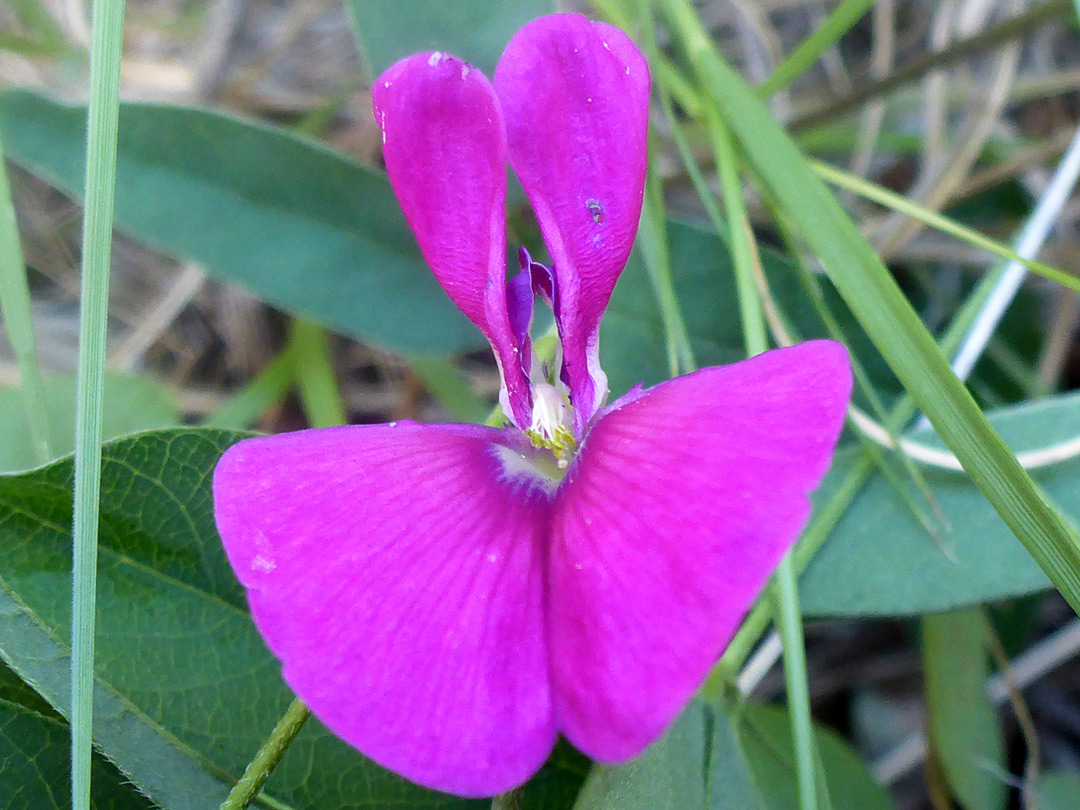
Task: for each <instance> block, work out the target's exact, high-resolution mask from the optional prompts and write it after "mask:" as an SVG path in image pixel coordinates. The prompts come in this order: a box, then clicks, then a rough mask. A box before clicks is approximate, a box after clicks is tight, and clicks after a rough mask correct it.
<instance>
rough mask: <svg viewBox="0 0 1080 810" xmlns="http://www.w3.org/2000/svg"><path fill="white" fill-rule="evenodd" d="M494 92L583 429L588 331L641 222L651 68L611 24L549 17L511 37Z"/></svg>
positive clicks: (594, 396)
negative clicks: (544, 265)
mask: <svg viewBox="0 0 1080 810" xmlns="http://www.w3.org/2000/svg"><path fill="white" fill-rule="evenodd" d="M495 89H496V92H497V93H498V95H499V101H500V102H501V104H502V109H503V112H504V114H505V116H506V133H507V142H508V144H509V150H510V162H511V164H512V165H513V167H514V171H516V172H517V175H518V177H519V178H520V179H521V183H522V185H523V186H524V188H525V192H526V194H528V197H529V201H530V203H532V206H533V209H534V210H535V211H536V216H537V219H538V221H539V223H540V227H541V230H542V231H543V234H544V240H545V242H546V243H547V246H548V249H549V251H550V252H551V257H552V259H553V261H554V264H555V272H556V274H557V276H558V280H559V296H560V301H559V307H558V309H559V311H558V312H556V317H557V319H558V322H559V328H560V333H561V335H562V340H563V351H564V362H565V364H566V369H567V377H568V380H569V383H570V389H571V393H572V395H573V396H574V398H575V399H576V400H578V401H576V402H575V403H574V404H575V407H576V408H578V409H579V410H580V411H581V412H582V416H581V417H580V424H581V425H584V423H585V422H586V421H588V418H589V417H591V416H592V414H593V413H594V412H595V410H596V408H597V407H599V403H600V402H602V400H603V398H604V396H606V394H607V391H606V382H605V381H604V380H603V378H602V375H600V374H599V366H598V365H597V364H596V362H595V361H596V339H597V328H598V326H599V323H600V317H601V315H602V314H603V311H604V308H605V307H606V306H607V302H608V299H609V298H610V296H611V291H612V289H613V288H614V286H615V281H616V280H617V279H618V276H619V273H620V272H622V269H623V266H624V265H625V264H626V259H627V257H628V256H629V254H630V249H631V247H632V246H633V243H634V235H635V234H636V232H637V226H638V219H639V217H640V215H641V203H642V197H643V190H644V184H645V161H646V144H647V136H648V111H649V69H648V66H647V65H646V63H645V60H644V58H643V57H642V56H641V54H640V52H639V51H638V50H637V48H636V47H635V46H634V44H633V43H632V42H631V41H630V40H629V39H628V38H627V37H626V35H625V34H623V33H622V32H621V31H619V30H618V29H616V28H613V27H611V26H609V25H604V24H603V23H592V22H589V21H588V20H587V19H586V18H585V17H582V16H581V15H578V14H556V15H552V16H548V17H542V18H540V19H538V20H534V21H533V22H531V23H529V24H528V25H526V26H525V27H524V28H522V29H521V30H520V31H518V33H517V34H516V35H515V36H514V38H513V39H511V40H510V44H509V45H507V47H506V51H505V52H504V53H503V55H502V58H501V59H500V60H499V65H498V67H497V68H496V71H495ZM590 361H592V368H590ZM590 371H592V372H593V373H592V374H590ZM594 379H595V382H594Z"/></svg>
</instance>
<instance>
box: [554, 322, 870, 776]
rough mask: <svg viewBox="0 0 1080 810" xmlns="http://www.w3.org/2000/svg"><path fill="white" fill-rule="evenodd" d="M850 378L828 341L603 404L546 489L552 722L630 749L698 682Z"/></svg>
mask: <svg viewBox="0 0 1080 810" xmlns="http://www.w3.org/2000/svg"><path fill="white" fill-rule="evenodd" d="M850 390H851V372H850V367H849V364H848V360H847V355H846V353H845V351H844V349H843V347H841V346H840V345H839V344H835V343H830V342H825V341H821V342H814V343H805V344H802V345H800V346H797V347H794V348H791V349H782V350H779V351H774V352H768V353H766V354H764V355H761V356H759V357H756V358H754V359H752V360H748V361H746V362H743V363H738V364H735V365H731V366H725V367H722V368H708V369H702V370H701V371H698V372H696V373H694V374H690V375H687V376H685V377H681V378H679V379H676V380H672V381H670V382H667V383H664V384H662V385H659V386H657V387H656V388H653V389H651V390H649V391H646V392H644V393H640V392H639V393H636V394H634V395H632V396H630V397H628V398H627V400H626V401H624V402H623V403H616V405H614V406H612V408H610V409H609V410H608V411H607V412H606V413H604V414H603V415H602V416H601V417H600V418H599V420H598V421H597V422H596V423H595V424H594V426H593V427H592V429H591V430H590V432H589V433H588V434H587V436H586V438H585V443H584V445H583V446H582V448H581V451H580V455H579V456H578V458H577V460H576V461H575V462H574V464H573V465H572V466H571V468H570V470H569V474H568V476H567V478H566V480H565V481H564V482H563V484H562V486H561V488H560V490H559V494H558V497H557V501H556V507H555V515H554V519H553V528H552V550H551V562H550V570H549V587H550V594H551V595H550V597H549V599H550V605H549V622H550V623H549V631H548V632H549V637H550V639H551V649H552V682H553V686H554V701H555V716H556V722H557V724H558V726H559V728H560V730H562V731H563V732H564V733H565V734H566V736H567V737H568V738H569V740H570V741H571V742H573V743H574V744H575V745H576V746H578V747H579V748H580V749H581V750H582V751H584V752H585V753H587V754H588V755H589V756H591V757H593V758H594V759H597V760H600V761H602V762H613V761H620V760H623V759H626V758H628V757H631V756H634V755H635V754H637V753H638V752H640V751H641V750H642V749H643V748H644V747H645V746H647V745H648V744H649V743H650V742H652V741H653V740H655V739H656V738H657V737H659V736H660V734H661V733H662V732H663V730H664V728H666V727H667V725H668V724H669V723H670V722H671V721H672V719H673V718H674V717H675V715H676V714H677V713H678V712H679V711H680V710H681V709H682V708H683V706H684V705H685V704H686V703H687V701H689V699H690V698H691V696H692V695H693V693H694V691H695V690H696V689H697V688H698V687H699V686H700V685H701V682H702V681H703V680H704V678H705V675H706V674H707V672H708V670H709V668H710V667H711V666H712V665H713V663H714V662H715V661H716V660H717V659H718V657H719V656H720V654H721V653H722V652H723V650H724V647H725V646H726V644H727V642H728V641H729V639H730V638H731V635H732V634H733V633H734V631H735V629H736V628H737V626H738V623H739V621H740V620H741V619H742V617H743V614H744V613H745V612H746V610H747V609H748V608H749V607H750V605H751V604H752V603H753V601H754V600H755V599H756V598H757V596H758V594H759V592H760V591H761V589H762V587H763V586H764V585H765V583H766V581H767V580H768V578H769V576H770V575H771V573H772V571H773V569H774V568H775V566H776V564H777V563H778V562H779V560H780V558H781V556H782V555H783V553H784V552H785V551H786V550H787V549H788V548H789V547H790V546H791V545H792V543H793V542H794V541H795V539H796V537H797V535H798V534H799V532H800V531H801V530H802V528H803V525H804V524H805V522H806V520H807V517H808V516H809V514H810V502H809V500H808V498H807V496H808V495H809V493H810V492H811V491H812V490H813V489H814V488H815V487H816V486H817V485H818V483H819V482H820V480H821V478H822V476H823V475H824V474H825V471H826V469H827V468H828V466H829V461H830V459H831V456H832V452H833V448H834V446H835V444H836V441H837V437H838V436H839V433H840V429H841V427H842V425H843V420H844V412H845V408H846V405H847V402H848V398H849V395H850Z"/></svg>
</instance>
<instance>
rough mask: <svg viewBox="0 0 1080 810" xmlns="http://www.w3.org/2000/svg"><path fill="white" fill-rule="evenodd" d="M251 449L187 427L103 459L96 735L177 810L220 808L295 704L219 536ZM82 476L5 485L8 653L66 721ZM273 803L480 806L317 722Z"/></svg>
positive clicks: (2, 630) (271, 789)
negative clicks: (225, 465) (217, 491)
mask: <svg viewBox="0 0 1080 810" xmlns="http://www.w3.org/2000/svg"><path fill="white" fill-rule="evenodd" d="M238 438H240V434H236V433H232V432H227V431H214V430H196V429H179V430H171V431H160V432H155V433H143V434H139V435H137V436H133V437H129V438H125V439H121V440H119V441H116V442H113V443H110V444H108V445H106V447H105V451H104V466H103V470H102V482H103V489H102V501H101V514H102V520H101V538H100V548H101V558H100V564H99V571H98V605H99V620H98V628H97V662H96V663H97V666H96V676H97V683H98V688H97V693H98V694H97V699H96V700H95V735H96V739H97V742H98V744H99V746H100V747H101V748H102V749H103V750H104V751H105V752H106V753H107V754H108V756H109V757H110V758H111V759H113V760H114V761H115V762H116V763H117V764H118V766H119V767H120V768H121V769H122V770H123V771H124V772H125V773H127V774H128V775H129V776H130V777H131V779H132V780H133V781H134V782H135V783H136V784H138V785H139V786H140V787H141V788H142V789H143V790H145V791H146V792H147V793H149V794H150V795H151V796H152V797H153V798H154V799H155V800H156V801H158V802H160V803H161V804H162V805H164V806H166V807H168V808H169V809H170V810H183V809H184V808H192V810H195V809H196V808H197V809H198V810H205V808H206V807H207V806H213V804H214V802H215V801H220V800H221V798H223V796H224V791H225V784H226V783H227V782H228V781H230V780H232V779H235V778H236V777H238V776H239V774H240V773H241V771H242V770H243V768H244V766H245V765H246V764H247V760H248V759H249V758H250V756H251V755H252V754H253V753H254V752H255V751H256V750H257V749H258V747H259V745H260V744H261V743H262V741H263V739H264V738H265V736H266V735H267V734H268V733H269V731H270V730H271V728H273V726H274V724H275V723H276V722H277V720H278V718H279V717H280V715H281V714H282V713H283V712H284V710H285V707H286V706H287V705H288V704H289V702H290V700H291V697H292V696H291V694H290V692H289V690H288V689H287V688H286V687H285V685H284V684H283V683H282V681H281V678H280V674H279V665H278V663H277V661H275V660H274V658H273V656H271V654H270V653H269V652H268V651H267V649H266V647H265V646H264V645H263V642H262V640H261V639H260V638H259V636H258V634H257V632H256V631H255V628H254V625H253V624H252V622H251V620H250V618H249V617H248V615H247V611H246V605H245V600H244V595H243V591H242V589H241V587H240V585H239V584H238V583H237V582H236V579H235V577H234V576H233V574H232V571H231V570H230V568H229V566H228V563H227V561H226V559H225V555H224V552H223V551H222V548H221V545H220V541H219V540H218V538H217V533H216V532H215V530H214V525H213V518H212V512H211V510H212V507H211V493H210V475H211V472H212V470H213V467H214V465H215V463H216V462H217V459H218V457H219V456H220V454H221V452H222V451H223V450H224V449H225V448H226V447H227V446H229V445H230V444H232V443H233V442H235V441H236V440H237V439H238ZM71 476H72V465H71V461H70V460H68V459H65V460H64V461H60V462H57V463H55V464H52V465H50V466H48V467H43V468H41V469H39V470H34V471H32V472H29V473H25V474H23V475H17V476H7V477H0V580H2V581H0V584H2V586H3V587H2V589H0V654H2V655H3V657H4V658H5V660H7V661H8V663H9V664H10V665H12V667H13V668H14V669H16V670H17V671H18V672H19V673H20V675H22V676H23V677H24V678H26V679H27V680H29V681H31V682H32V683H33V684H34V685H35V687H36V688H38V689H39V691H40V692H41V693H42V694H43V695H44V696H45V697H46V698H47V699H49V701H50V703H51V704H52V705H54V706H56V707H58V708H59V709H60V710H61V711H64V710H66V708H65V707H66V705H67V701H68V670H67V666H68V661H69V658H68V653H67V649H66V647H65V645H64V644H63V643H62V642H61V641H59V640H60V639H66V638H67V634H68V629H69V625H70V602H69V597H68V596H67V589H68V585H69V578H70V565H71V562H70V535H69V532H70V521H71ZM266 790H267V793H268V794H269V795H270V796H272V797H274V798H275V799H277V800H278V801H281V802H284V803H286V804H288V805H291V806H293V807H296V808H308V807H310V808H323V807H341V806H349V807H357V808H375V807H383V806H386V805H387V804H395V805H398V806H401V807H404V808H410V807H420V806H423V807H425V808H457V807H464V806H468V803H466V802H463V801H461V800H458V799H454V798H453V797H448V796H442V795H440V794H434V793H430V792H428V791H425V790H423V789H421V788H418V787H414V786H412V785H409V784H408V783H406V782H404V781H403V780H401V779H400V778H398V777H396V776H394V775H393V774H390V773H388V772H387V771H385V770H383V769H381V768H379V767H378V766H376V765H374V764H373V763H371V762H370V761H368V760H366V759H365V758H364V757H363V756H361V755H360V754H358V753H357V752H356V751H354V750H352V749H351V748H349V747H348V746H346V745H345V744H344V743H342V742H340V741H339V740H337V739H336V738H335V737H333V736H332V735H331V734H330V733H329V732H327V731H326V730H325V729H323V728H322V727H321V726H320V725H319V723H317V722H315V721H312V722H309V723H308V724H307V726H306V727H305V728H304V730H303V731H302V732H301V735H300V736H299V737H298V738H297V740H296V742H295V743H293V745H292V747H291V748H290V749H289V752H288V753H287V755H286V757H285V759H284V760H283V761H282V763H281V766H280V767H279V768H278V770H277V771H276V772H275V773H274V775H273V776H272V777H271V779H270V781H269V782H268V784H267V788H266Z"/></svg>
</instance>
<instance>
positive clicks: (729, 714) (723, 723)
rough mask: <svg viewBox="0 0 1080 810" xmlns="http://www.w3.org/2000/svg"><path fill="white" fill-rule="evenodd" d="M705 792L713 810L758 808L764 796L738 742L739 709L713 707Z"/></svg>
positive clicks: (756, 809) (748, 809) (754, 809)
mask: <svg viewBox="0 0 1080 810" xmlns="http://www.w3.org/2000/svg"><path fill="white" fill-rule="evenodd" d="M711 743H712V745H711V746H710V748H709V770H708V773H707V774H706V779H707V782H706V795H707V796H708V797H709V805H708V806H709V809H710V810H758V809H759V808H761V807H762V804H761V801H762V800H761V797H760V796H759V795H758V792H757V788H755V787H754V776H753V774H751V773H750V765H749V763H748V762H747V761H746V755H745V754H744V753H743V749H742V743H741V742H740V741H739V710H738V709H731V708H729V707H727V706H724V705H720V706H715V707H714V717H713V724H712V740H711Z"/></svg>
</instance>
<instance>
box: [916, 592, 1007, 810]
mask: <svg viewBox="0 0 1080 810" xmlns="http://www.w3.org/2000/svg"><path fill="white" fill-rule="evenodd" d="M922 627H923V671H924V673H925V678H926V705H927V710H928V713H929V732H930V744H931V749H932V751H933V753H934V756H936V757H937V758H938V760H939V761H940V762H941V766H942V770H943V771H944V772H945V780H946V781H947V782H948V784H949V788H950V789H951V790H952V792H953V793H954V794H955V795H956V798H957V799H959V801H960V805H961V806H962V807H963V808H965V810H1001V808H1003V807H1005V801H1006V799H1007V798H1008V788H1007V786H1006V785H1005V783H1004V782H1003V781H1002V778H1001V777H1002V774H1005V773H1008V765H1007V764H1006V762H1005V741H1004V737H1003V734H1002V731H1001V724H1000V722H999V721H998V716H997V711H996V710H995V709H994V705H993V704H992V703H991V702H990V698H989V697H988V696H987V694H986V679H987V677H989V675H990V661H989V658H988V656H987V649H986V629H985V625H984V623H983V620H982V617H981V616H980V615H979V611H978V609H976V608H970V609H968V610H960V611H954V612H952V613H939V614H934V615H930V616H926V617H925V618H924V619H923V623H922Z"/></svg>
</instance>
